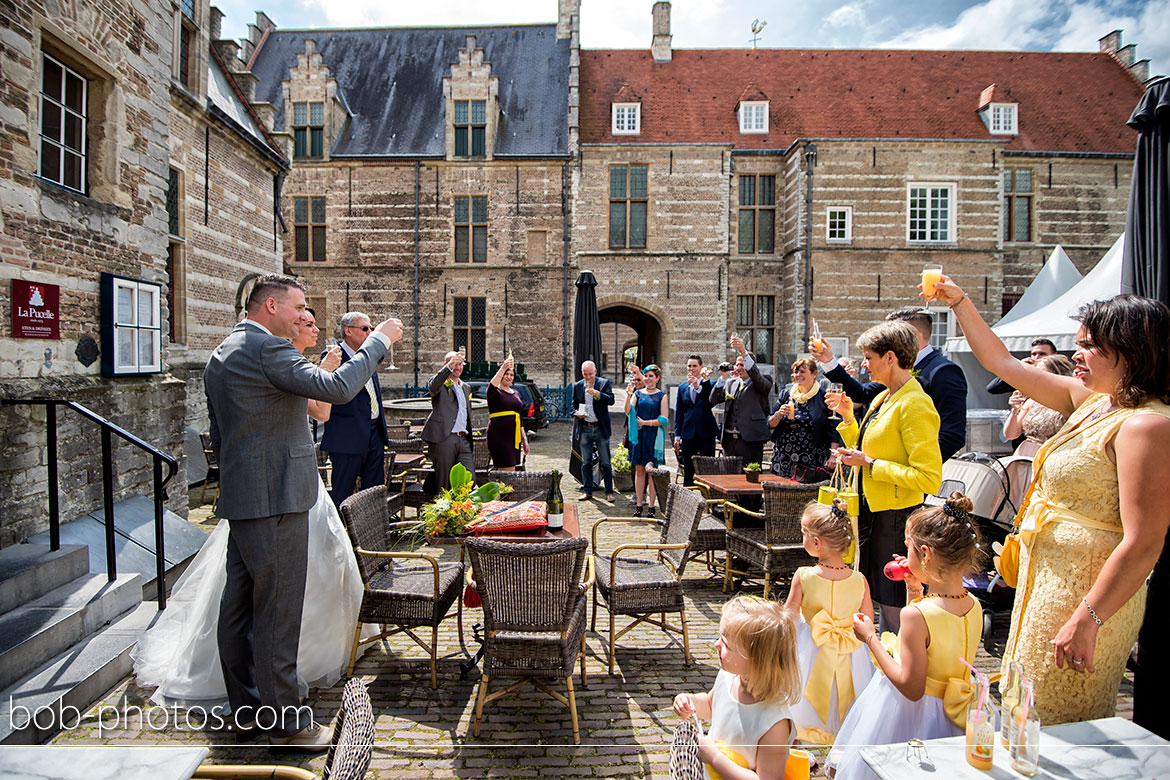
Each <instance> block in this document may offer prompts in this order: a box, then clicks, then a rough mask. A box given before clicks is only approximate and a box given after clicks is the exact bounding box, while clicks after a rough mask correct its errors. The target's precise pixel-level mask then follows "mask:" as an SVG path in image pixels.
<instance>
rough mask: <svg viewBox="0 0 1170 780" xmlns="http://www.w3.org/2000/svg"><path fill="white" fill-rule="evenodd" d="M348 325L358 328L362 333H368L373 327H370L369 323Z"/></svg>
mask: <svg viewBox="0 0 1170 780" xmlns="http://www.w3.org/2000/svg"><path fill="white" fill-rule="evenodd" d="M349 327H351V328H354V329H356V330H360V331H362V332H364V333H369V332H370V331H371V330H373V328H371V327H370V326H369V325H350V326H349Z"/></svg>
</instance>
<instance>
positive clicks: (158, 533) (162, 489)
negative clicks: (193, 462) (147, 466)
mask: <svg viewBox="0 0 1170 780" xmlns="http://www.w3.org/2000/svg"><path fill="white" fill-rule="evenodd" d="M0 403H3V404H4V405H6V406H7V405H12V406H16V405H21V406H44V407H45V438H46V443H47V446H48V458H47V459H46V462H47V466H48V472H49V473H48V477H49V549H50V550H59V549H61V501H60V495H59V492H60V481H59V479H58V464H57V407H58V406H65V407H68V408H70V409H72V410H73V411H75V412H77V413H78V414H80V415H81V416H82V417H85V418H87V419H89V420H91V421H92V422H95V423H97V424H98V426H99V427H100V428H101V436H102V508H103V511H104V514H105V527H106V577H107V578H108V579H109V581H110V582H113V581H114V580H115V579H117V577H118V561H117V558H116V557H115V555H114V541H115V536H114V470H113V435H114V434H117V435H118V436H119V437H120V438H122V439H124V440H126V441H127V442H129V443H130V444H133V445H134V446H135V447H137V448H139V449H140V450H143V451H145V452H146V453H148V454H149V455H150V456H151V458H152V460H153V464H154V543H155V587H156V589H157V593H158V608H159V610H160V611H162V610H164V609H166V606H167V593H166V559H165V558H164V557H163V502H164V501H166V498H167V492H166V484H167V483H168V482H170V481H171V478H172V477H174V476H175V474H176V473H178V470H179V462H178V461H177V460H175V459H174V458H172V457H171V456H170V455H167V454H166V453H165V452H162V451H160V450H159V449H157V448H156V447H154V446H152V445H150V444H147V443H146V442H145V441H143V440H142V439H140V438H138V437H137V436H135V435H134V434H132V433H130V432H129V431H127V430H125V429H124V428H121V427H119V426H117V425H114V423H112V422H110V421H109V420H107V419H106V418H104V417H102V416H101V415H99V414H97V413H95V412H93V411H91V410H90V409H87V408H86V407H84V406H82V405H81V404H79V403H77V402H76V401H66V400H63V399H59V398H6V399H3V400H2V401H0ZM164 463H166V465H167V475H166V476H165V477H164V476H163V475H162V467H163V464H164Z"/></svg>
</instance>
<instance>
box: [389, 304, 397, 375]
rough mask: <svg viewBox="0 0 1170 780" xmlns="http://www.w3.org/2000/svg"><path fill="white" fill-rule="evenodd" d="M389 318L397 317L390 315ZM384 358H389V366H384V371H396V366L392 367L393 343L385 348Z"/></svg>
mask: <svg viewBox="0 0 1170 780" xmlns="http://www.w3.org/2000/svg"><path fill="white" fill-rule="evenodd" d="M390 317H391V318H397V315H395V314H391V315H390ZM386 356H387V357H389V358H390V364H389V365H388V366H386V370H387V371H397V370H398V366H396V365H394V344H393V343H391V344H390V346H389V347H387V353H386Z"/></svg>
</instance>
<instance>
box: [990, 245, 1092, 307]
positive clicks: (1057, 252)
mask: <svg viewBox="0 0 1170 780" xmlns="http://www.w3.org/2000/svg"><path fill="white" fill-rule="evenodd" d="M1080 280H1081V272H1080V271H1078V270H1077V267H1076V266H1075V265H1073V261H1072V260H1069V259H1068V255H1067V254H1066V253H1065V251H1064V247H1062V246H1061V245H1060V244H1057V245H1056V247H1055V248H1054V249H1053V250H1052V254H1050V255H1049V256H1048V261H1047V262H1045V263H1044V267H1043V268H1041V269H1040V273H1038V274H1036V278H1035V279H1033V280H1032V283H1031V284H1029V285H1028V289H1027V290H1024V294H1023V295H1021V296H1020V299H1019V300H1018V301H1016V305H1015V306H1013V307H1012V309H1011V311H1009V312H1008V313H1007V314H1005V315H1004V316H1003V319H1001V320H1000V321H999V322H997V323H995V327H999V326H1000V325H1007V324H1008V323H1009V322H1014V321H1016V320H1018V319H1020V318H1021V317H1025V316H1027V315H1029V314H1031V313H1032V312H1034V311H1036V310H1037V309H1039V308H1041V307H1042V306H1047V305H1048V304H1050V303H1052V302H1053V301H1055V300H1056V299H1057V298H1059V297H1060V296H1061V295H1064V293H1066V292H1068V291H1069V290H1070V289H1072V287H1073V286H1074V285H1076V283H1077V282H1079V281H1080Z"/></svg>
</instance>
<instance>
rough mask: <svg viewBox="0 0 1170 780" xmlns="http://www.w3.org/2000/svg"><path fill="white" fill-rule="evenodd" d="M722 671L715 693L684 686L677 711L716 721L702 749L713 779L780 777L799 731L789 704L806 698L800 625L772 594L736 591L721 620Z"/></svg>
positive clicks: (717, 646)
mask: <svg viewBox="0 0 1170 780" xmlns="http://www.w3.org/2000/svg"><path fill="white" fill-rule="evenodd" d="M715 649H716V651H717V652H718V653H719V667H720V671H719V674H718V676H717V677H716V678H715V685H714V686H712V688H711V692H710V693H680V694H678V695H677V696H675V697H674V712H675V714H676V715H678V716H679V717H680V718H689V717H691V715H692V714H697V715H698V716H699V717H700V718H704V719H709V720H710V721H711V727H710V729H709V730H708V732H707V734H706V735H700V736H699V738H698V739H699V757H700V758H701V759H702V761H703V763H704V764H706V768H707V775H708V777H710V778H712V779H713V780H719V778H723V780H781V779H782V778H783V777H784V769H785V766H786V765H787V762H788V749H789V747H790V746H791V745H792V740H793V738H794V737H795V736H796V729H795V727H794V726H793V723H792V714H791V712H790V711H789V706H790V705H791V704H792V703H793V702H795V701H797V700H798V699H799V698H800V671H799V668H798V667H797V663H796V627H795V624H794V623H793V620H792V616H791V614H790V613H789V612H788V609H787V608H786V607H784V606H783V605H781V604H778V603H776V602H774V601H765V600H764V599H761V598H756V597H753V596H737V597H735V598H733V599H732V600H731V601H728V602H727V603H726V604H724V605H723V615H722V618H721V619H720V621H719V640H718V641H717V642H716V643H715Z"/></svg>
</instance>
